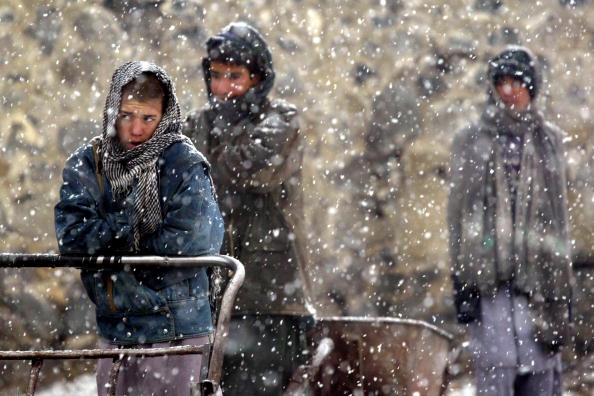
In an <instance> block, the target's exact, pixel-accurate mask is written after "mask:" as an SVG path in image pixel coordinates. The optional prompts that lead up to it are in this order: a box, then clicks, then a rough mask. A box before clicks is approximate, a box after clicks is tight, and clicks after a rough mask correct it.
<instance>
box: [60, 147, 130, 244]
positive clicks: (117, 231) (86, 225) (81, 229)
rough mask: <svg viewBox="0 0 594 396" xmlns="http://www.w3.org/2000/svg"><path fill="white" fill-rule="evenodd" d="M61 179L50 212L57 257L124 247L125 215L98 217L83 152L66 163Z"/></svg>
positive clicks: (96, 194) (92, 181) (90, 168)
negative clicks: (52, 211)
mask: <svg viewBox="0 0 594 396" xmlns="http://www.w3.org/2000/svg"><path fill="white" fill-rule="evenodd" d="M87 150H90V148H89V147H87ZM62 178H63V184H62V187H61V189H60V201H59V202H58V204H57V205H56V207H55V209H54V215H55V223H56V224H55V226H56V236H57V238H58V246H59V250H60V253H62V254H85V255H86V254H97V253H100V252H102V251H106V250H108V249H113V248H118V247H121V246H125V245H126V244H127V240H128V238H129V236H130V234H131V232H130V225H129V223H128V218H127V215H126V214H125V213H111V214H109V215H106V214H104V213H102V211H101V210H100V204H99V201H100V197H99V186H98V184H97V178H96V174H95V170H94V165H93V163H92V160H91V158H90V156H88V155H85V151H84V150H83V149H80V150H79V151H77V152H76V153H75V154H74V155H72V156H71V157H70V158H69V159H68V160H67V162H66V165H65V167H64V171H63V173H62Z"/></svg>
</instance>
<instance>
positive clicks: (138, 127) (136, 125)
mask: <svg viewBox="0 0 594 396" xmlns="http://www.w3.org/2000/svg"><path fill="white" fill-rule="evenodd" d="M130 134H132V135H134V136H140V135H142V122H141V120H140V119H139V118H138V117H133V118H132V123H131V125H130Z"/></svg>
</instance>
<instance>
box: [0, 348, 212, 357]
mask: <svg viewBox="0 0 594 396" xmlns="http://www.w3.org/2000/svg"><path fill="white" fill-rule="evenodd" d="M206 348H207V346H206V345H200V346H193V345H186V346H176V347H168V348H143V349H81V350H64V351H0V360H30V359H104V358H117V357H120V356H143V357H154V356H164V355H189V354H193V353H195V354H201V353H203V352H204V350H205V349H206Z"/></svg>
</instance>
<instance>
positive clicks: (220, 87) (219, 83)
mask: <svg viewBox="0 0 594 396" xmlns="http://www.w3.org/2000/svg"><path fill="white" fill-rule="evenodd" d="M211 90H212V93H213V94H215V95H216V96H220V97H225V96H227V95H229V93H230V92H231V82H230V81H229V79H228V78H218V79H216V80H214V81H213V82H212V86H211Z"/></svg>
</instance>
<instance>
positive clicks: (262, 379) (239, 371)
mask: <svg viewBox="0 0 594 396" xmlns="http://www.w3.org/2000/svg"><path fill="white" fill-rule="evenodd" d="M312 325H313V319H312V318H311V317H310V316H293V315H242V316H236V317H233V318H232V319H231V322H230V325H229V337H228V339H227V344H226V346H225V356H224V360H223V378H222V387H223V394H224V395H225V396H233V395H259V396H272V395H274V396H276V395H281V394H282V393H283V391H284V390H285V389H286V387H287V385H288V384H289V380H290V379H291V375H292V374H293V372H294V371H295V369H297V367H299V366H300V365H302V364H305V363H306V361H307V356H309V355H308V352H307V351H308V344H307V340H306V338H305V333H306V332H307V331H308V330H309V329H310V328H311V327H312ZM304 352H305V353H304Z"/></svg>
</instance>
